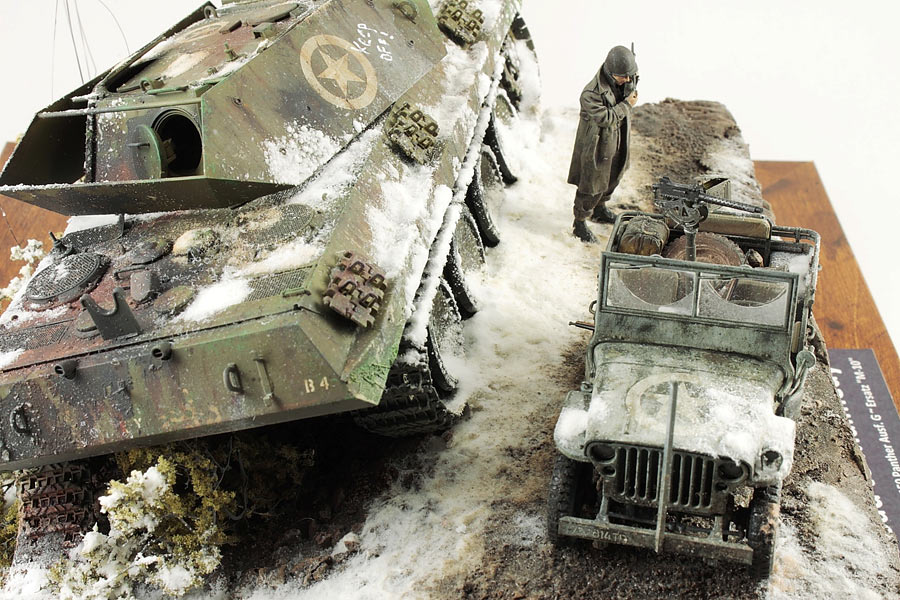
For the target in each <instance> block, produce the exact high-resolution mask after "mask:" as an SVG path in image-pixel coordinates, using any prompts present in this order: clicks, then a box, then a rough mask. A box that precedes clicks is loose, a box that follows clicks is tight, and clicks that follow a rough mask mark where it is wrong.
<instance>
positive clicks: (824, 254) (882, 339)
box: [754, 161, 900, 412]
mask: <svg viewBox="0 0 900 600" xmlns="http://www.w3.org/2000/svg"><path fill="white" fill-rule="evenodd" d="M754 165H755V167H756V178H757V179H758V180H759V183H760V185H761V186H762V192H763V197H764V198H765V199H766V200H767V201H768V202H769V203H770V204H771V205H772V210H774V211H775V216H776V219H777V221H778V224H779V225H793V226H798V227H808V228H809V229H814V230H816V231H818V232H819V235H821V236H822V249H821V254H820V257H819V262H820V264H821V265H822V271H821V273H819V283H818V287H817V288H816V303H815V305H814V306H813V314H814V315H815V317H816V322H817V323H818V324H819V327H820V328H821V329H822V334H823V335H824V336H825V343H826V344H828V347H830V348H849V349H854V348H872V349H873V350H874V351H875V356H876V357H877V358H878V363H879V364H880V365H881V371H882V373H883V374H884V379H885V381H887V386H888V389H889V390H890V391H891V395H892V396H893V399H894V406H895V407H896V408H897V411H898V412H900V360H898V358H897V350H896V349H895V348H894V345H893V344H892V343H891V338H890V336H889V335H888V332H887V330H886V329H885V327H884V322H883V321H882V320H881V315H880V314H879V313H878V309H877V308H875V302H874V300H872V294H871V293H870V292H869V287H868V286H867V285H866V281H865V279H863V276H862V273H861V272H860V270H859V265H858V264H857V262H856V258H855V257H854V256H853V251H852V250H851V249H850V244H849V243H848V242H847V238H846V237H845V236H844V230H843V229H841V224H840V223H839V222H838V219H837V216H836V215H835V213H834V208H833V207H832V206H831V201H830V200H829V199H828V195H827V194H826V193H825V187H824V186H823V185H822V181H821V180H820V179H819V173H818V172H817V171H816V167H815V165H814V164H813V163H811V162H781V161H777V162H775V161H756V162H755V163H754Z"/></svg>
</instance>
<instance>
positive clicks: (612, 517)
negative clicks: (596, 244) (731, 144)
mask: <svg viewBox="0 0 900 600" xmlns="http://www.w3.org/2000/svg"><path fill="white" fill-rule="evenodd" d="M654 189H655V192H656V200H657V205H658V206H661V207H662V208H663V212H664V213H665V214H648V213H638V212H627V213H623V214H622V215H620V216H619V218H618V219H617V221H616V224H615V226H614V229H613V232H612V235H611V237H610V239H609V244H608V247H607V250H606V251H605V252H604V253H603V255H602V259H601V263H600V275H599V293H598V297H597V301H596V309H595V311H594V323H593V332H594V333H593V335H592V336H591V339H590V342H589V344H588V346H587V352H586V355H585V379H584V382H583V383H582V385H581V389H579V390H575V391H572V392H569V394H568V395H567V397H566V400H565V404H564V406H563V408H562V412H561V414H560V417H559V421H558V422H557V425H556V429H555V432H554V440H555V443H556V446H557V448H558V449H559V451H560V453H561V454H560V455H559V456H558V457H557V460H556V463H555V466H554V470H553V475H552V481H551V483H550V495H549V514H548V526H549V537H550V539H551V540H552V541H553V542H554V543H557V544H563V543H566V542H569V541H571V540H572V538H583V539H588V540H594V541H595V542H599V543H601V544H602V543H613V544H623V545H631V546H639V547H644V548H653V549H654V550H655V551H656V552H663V551H666V552H668V551H672V552H679V553H687V554H692V555H700V556H706V557H712V558H716V559H725V560H729V561H734V562H741V563H747V564H749V565H751V571H752V573H753V574H754V576H757V577H767V576H768V575H769V573H770V572H771V567H772V560H773V547H774V537H775V536H774V532H775V528H776V526H777V516H778V513H779V504H780V491H781V483H782V481H783V479H784V478H785V476H786V475H787V474H788V473H789V472H790V469H791V463H792V458H793V448H794V421H793V419H794V418H795V417H796V415H797V414H798V412H799V407H800V401H801V394H802V387H803V382H804V380H805V376H806V373H807V370H808V368H809V367H810V366H811V365H812V364H814V360H815V359H814V356H813V354H812V353H811V351H810V347H809V346H808V328H809V327H811V326H810V324H809V317H810V312H811V308H812V304H813V299H814V295H815V288H816V275H817V269H818V256H819V236H818V234H817V233H816V232H814V231H810V230H808V229H801V228H796V227H779V226H776V225H773V224H772V222H771V221H770V220H769V219H767V218H765V217H763V216H759V215H746V214H738V213H734V212H710V211H709V206H708V205H709V204H726V205H732V206H733V205H734V204H735V203H730V202H728V201H727V200H721V199H719V198H716V197H714V196H712V195H711V194H709V193H707V190H703V189H702V188H699V187H698V188H693V187H691V186H681V185H678V184H672V182H670V181H668V180H667V179H663V180H662V181H661V182H660V184H659V185H656V186H654ZM707 201H708V202H707ZM692 218H693V220H692ZM650 234H653V235H650ZM635 235H637V237H638V238H641V236H643V238H641V239H642V240H643V242H646V241H647V238H648V237H649V238H652V239H651V242H655V243H649V244H647V243H643V242H642V243H637V244H636V243H634V239H635ZM669 236H671V238H672V239H671V240H669V241H668V243H666V242H665V238H667V237H669ZM688 258H693V260H688ZM713 260H714V261H715V263H718V264H715V263H713V262H710V261H713ZM585 327H586V328H590V325H589V324H585Z"/></svg>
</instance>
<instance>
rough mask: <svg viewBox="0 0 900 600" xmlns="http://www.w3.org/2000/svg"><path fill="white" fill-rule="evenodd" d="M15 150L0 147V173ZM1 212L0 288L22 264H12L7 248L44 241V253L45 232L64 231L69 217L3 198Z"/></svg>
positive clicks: (47, 243)
mask: <svg viewBox="0 0 900 600" xmlns="http://www.w3.org/2000/svg"><path fill="white" fill-rule="evenodd" d="M0 144H2V142H0ZM14 148H15V145H14V144H12V143H9V142H8V143H6V144H2V151H0V170H2V169H3V166H4V165H5V164H6V160H7V159H8V158H9V155H10V154H12V151H13V149H14ZM0 209H2V210H3V212H4V213H5V215H6V216H5V217H3V216H0V219H2V220H0V287H3V286H5V285H6V284H7V282H9V280H10V279H12V278H13V277H15V276H16V275H18V274H19V269H21V268H22V266H23V265H24V264H25V263H23V262H18V261H15V262H14V261H11V260H10V259H9V249H10V248H12V247H13V246H17V245H20V244H21V245H23V246H24V245H25V244H26V243H27V242H28V240H29V238H34V239H36V240H40V241H42V242H44V250H47V251H49V250H50V247H51V246H52V244H53V242H52V240H51V239H50V236H49V235H48V232H49V231H54V232H56V233H59V232H61V231H63V230H64V229H65V228H66V221H67V220H68V217H64V216H62V215H58V214H56V213H54V212H50V211H49V210H44V209H43V208H38V207H37V206H32V205H31V204H26V203H24V202H19V201H18V200H14V199H13V198H7V197H6V196H0ZM4 308H5V304H4Z"/></svg>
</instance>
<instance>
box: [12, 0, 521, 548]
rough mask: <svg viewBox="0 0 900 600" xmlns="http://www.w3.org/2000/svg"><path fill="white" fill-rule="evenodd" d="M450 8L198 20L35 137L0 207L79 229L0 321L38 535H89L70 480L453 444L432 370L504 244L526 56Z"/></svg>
mask: <svg viewBox="0 0 900 600" xmlns="http://www.w3.org/2000/svg"><path fill="white" fill-rule="evenodd" d="M435 4H440V6H439V8H440V10H438V11H433V10H432V7H431V6H430V5H429V3H428V2H427V1H426V0H299V1H297V2H273V1H265V0H263V1H256V2H253V1H243V2H231V3H229V2H226V3H225V5H224V6H223V7H222V8H219V9H217V8H216V7H214V6H213V5H212V4H209V3H207V4H206V5H204V6H201V7H200V8H199V9H197V10H196V11H194V12H192V13H191V14H190V15H188V16H187V17H186V18H185V19H183V20H182V21H180V22H179V23H178V24H176V25H175V26H174V27H172V28H171V29H169V30H168V31H166V32H165V33H163V34H162V35H160V36H159V37H157V38H156V39H154V40H152V41H151V42H150V43H148V44H147V45H146V46H144V47H143V48H141V49H140V50H138V51H137V52H135V53H134V54H133V55H131V56H130V57H129V58H127V59H126V60H124V61H122V62H121V63H120V64H118V65H116V66H115V67H113V68H112V69H110V70H108V71H107V72H105V73H103V74H101V75H100V76H98V77H97V78H96V79H94V80H93V81H91V82H89V83H87V84H85V85H84V86H82V87H81V88H79V89H77V90H75V91H74V92H72V93H71V94H69V95H67V96H65V97H64V98H62V99H60V100H58V101H57V102H55V103H53V104H52V105H50V106H49V107H48V108H46V109H45V110H43V111H41V112H40V113H38V114H37V116H36V117H35V119H34V120H33V122H32V123H31V125H30V127H29V128H28V130H27V133H26V134H25V136H24V137H23V139H22V140H21V142H20V143H19V145H18V147H17V148H16V149H15V152H14V154H13V155H12V157H11V158H10V160H9V162H8V164H7V166H6V167H5V169H4V171H3V173H2V176H0V185H2V187H0V193H2V194H5V195H8V196H12V197H15V198H18V199H20V200H23V201H25V202H29V203H32V204H35V205H38V206H41V207H44V208H48V209H51V210H54V211H57V212H60V213H62V214H65V215H75V216H78V217H83V218H79V219H75V220H73V221H71V222H70V231H69V232H68V233H67V235H65V236H64V237H62V238H61V239H59V240H56V243H55V245H54V247H53V250H52V252H51V253H50V254H49V255H48V257H47V258H46V259H45V260H44V261H43V263H42V265H41V266H40V268H39V270H38V272H37V273H36V274H35V276H34V277H33V278H32V279H31V281H30V282H29V283H28V284H27V286H26V287H25V288H24V289H23V291H22V292H21V293H20V294H19V296H18V297H17V298H15V299H14V301H13V302H12V304H11V306H10V307H9V309H8V310H7V311H6V313H5V314H4V315H3V317H2V319H0V325H2V338H0V470H15V469H34V470H33V471H31V473H32V475H31V476H30V477H28V478H26V479H25V481H24V483H23V484H22V485H21V489H20V495H21V497H22V499H23V503H24V513H23V514H24V525H23V527H24V528H25V530H26V531H31V532H32V533H33V534H35V535H39V534H40V533H42V532H47V531H56V532H64V533H66V534H67V535H68V534H69V533H72V532H77V530H78V529H79V528H80V527H82V526H83V525H84V519H85V511H84V510H83V508H79V506H83V505H84V504H85V503H86V501H85V498H84V494H85V492H84V490H83V489H81V488H82V487H85V486H86V482H87V481H88V480H89V479H90V474H89V472H88V471H87V470H86V467H85V466H84V463H83V462H81V461H79V460H78V459H84V458H87V457H94V456H99V455H105V454H108V453H113V452H117V451H120V450H124V449H129V448H133V447H137V446H144V445H152V444H160V443H165V442H170V441H176V440H182V439H186V438H194V437H200V436H207V435H211V434H218V433H223V432H231V431H238V430H241V429H246V428H251V427H258V426H261V425H266V424H273V423H280V422H285V421H291V420H297V419H305V418H310V417H317V416H320V415H327V414H333V413H339V412H349V411H352V413H353V415H354V418H355V420H356V421H357V423H359V424H360V425H361V426H363V427H365V428H367V429H369V430H371V431H374V432H378V433H382V434H386V435H404V434H410V433H417V432H426V431H433V430H438V429H442V428H446V427H448V426H449V425H451V424H452V423H453V421H454V420H455V419H456V418H457V414H456V413H453V412H451V411H449V410H448V409H447V408H446V405H445V400H446V399H447V398H448V397H449V395H450V394H452V392H453V389H454V385H455V380H454V378H453V377H452V375H451V374H450V373H448V372H447V370H446V369H445V368H444V363H443V361H442V360H441V353H442V351H446V349H448V348H452V346H453V345H454V344H455V343H457V341H458V340H456V335H455V334H456V333H458V329H459V328H458V322H459V319H460V318H461V317H465V316H468V315H470V314H472V313H473V312H474V311H475V310H476V308H477V307H476V304H475V301H474V299H473V298H472V297H471V295H470V294H469V293H468V290H467V288H466V284H465V273H466V272H467V271H469V270H471V269H473V268H477V267H478V265H479V262H480V261H481V260H483V257H484V246H491V245H494V244H496V243H497V241H498V238H497V231H496V228H494V226H493V223H492V221H491V216H490V215H491V213H490V206H488V204H487V201H486V199H485V198H486V195H485V194H484V193H482V192H483V188H484V186H486V185H498V186H499V185H502V184H503V183H504V182H505V183H511V182H512V181H514V179H515V178H514V177H513V175H512V173H511V172H510V171H509V168H508V167H507V166H506V162H505V159H504V156H503V154H502V150H501V146H500V138H501V136H502V133H501V130H502V129H503V125H502V123H508V122H509V121H510V120H511V119H512V118H514V116H515V113H516V106H517V104H518V102H519V101H520V99H521V96H522V89H521V87H520V79H522V77H521V75H520V70H519V69H520V67H521V66H522V63H521V61H523V60H532V57H531V56H530V53H531V52H532V50H533V46H532V44H531V41H530V37H529V35H528V31H527V29H526V27H525V25H524V23H523V21H522V19H521V18H520V17H519V16H518V14H517V8H518V4H519V3H518V2H514V1H501V0H496V1H490V2H484V4H485V7H484V8H485V10H484V11H482V10H480V9H479V8H478V6H476V3H475V2H467V1H465V0H446V1H444V2H442V3H435ZM435 12H436V13H437V14H435ZM526 55H529V56H526ZM492 196H496V195H492ZM91 215H117V216H113V217H112V218H108V217H107V218H105V219H106V222H105V224H102V225H97V224H96V223H97V219H96V218H93V217H90V216H91ZM92 218H93V219H94V220H93V221H91V219H92ZM101 220H102V219H101ZM85 222H88V223H90V222H93V223H94V224H95V226H92V227H88V228H81V229H79V227H78V226H77V225H78V223H81V224H84V223H85ZM72 461H74V462H72ZM82 484H84V485H82ZM88 503H89V502H88Z"/></svg>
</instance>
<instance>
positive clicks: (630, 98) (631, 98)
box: [625, 90, 637, 106]
mask: <svg viewBox="0 0 900 600" xmlns="http://www.w3.org/2000/svg"><path fill="white" fill-rule="evenodd" d="M625 99H626V100H628V104H630V105H632V106H634V105H635V104H637V90H634V91H633V92H631V95H630V96H628V97H627V98H625Z"/></svg>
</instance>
